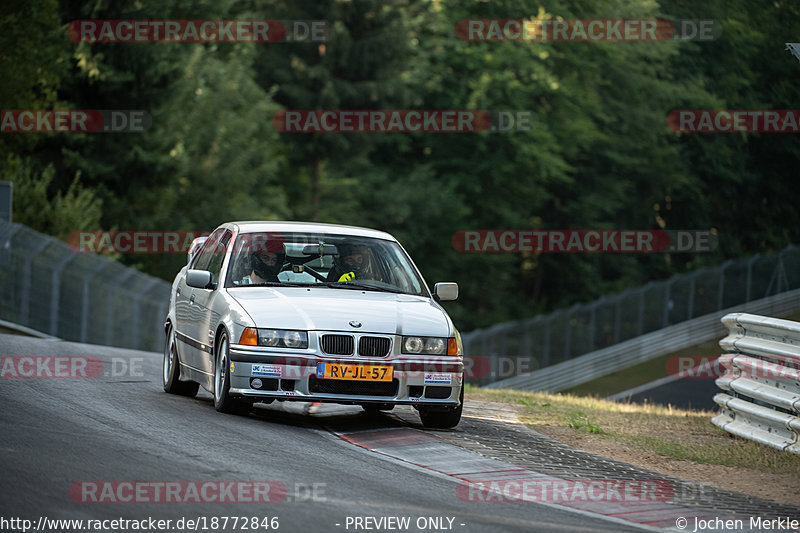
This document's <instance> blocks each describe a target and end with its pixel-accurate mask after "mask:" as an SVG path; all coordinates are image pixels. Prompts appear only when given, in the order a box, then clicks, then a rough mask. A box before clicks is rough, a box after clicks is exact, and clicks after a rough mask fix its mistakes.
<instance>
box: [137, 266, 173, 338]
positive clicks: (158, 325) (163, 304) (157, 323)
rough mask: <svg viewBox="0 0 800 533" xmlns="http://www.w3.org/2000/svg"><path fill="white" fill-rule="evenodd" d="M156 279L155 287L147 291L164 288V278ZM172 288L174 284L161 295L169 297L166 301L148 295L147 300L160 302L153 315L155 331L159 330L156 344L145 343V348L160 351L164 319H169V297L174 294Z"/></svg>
mask: <svg viewBox="0 0 800 533" xmlns="http://www.w3.org/2000/svg"><path fill="white" fill-rule="evenodd" d="M155 281H156V283H155V284H154V285H153V288H152V289H150V290H149V291H147V293H148V294H149V293H151V292H153V291H155V290H156V289H159V290H161V289H162V287H161V282H162V280H155ZM165 283H166V282H165ZM171 290H172V284H169V285H168V286H167V290H166V292H165V293H164V294H162V295H161V296H162V298H163V297H164V296H166V297H167V300H166V301H164V300H163V299H153V298H150V297H148V298H147V300H146V301H150V302H158V303H157V304H156V307H157V308H158V311H156V314H155V315H154V316H153V317H152V321H153V325H152V327H153V328H154V329H153V331H156V332H158V334H157V335H156V338H155V344H154V345H152V346H148V345H146V344H145V346H144V349H145V350H153V351H158V348H159V346H160V341H161V339H162V334H163V332H164V321H165V320H166V319H167V313H169V298H171V297H172V295H171V294H170V291H171Z"/></svg>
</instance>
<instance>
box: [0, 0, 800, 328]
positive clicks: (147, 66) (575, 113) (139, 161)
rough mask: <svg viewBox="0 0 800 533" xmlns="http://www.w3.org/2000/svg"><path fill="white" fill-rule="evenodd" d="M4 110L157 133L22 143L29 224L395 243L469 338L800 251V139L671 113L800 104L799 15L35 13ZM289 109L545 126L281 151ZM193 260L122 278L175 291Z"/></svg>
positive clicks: (42, 6)
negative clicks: (529, 118) (694, 247)
mask: <svg viewBox="0 0 800 533" xmlns="http://www.w3.org/2000/svg"><path fill="white" fill-rule="evenodd" d="M659 16H660V17H664V18H669V19H679V18H683V19H714V20H716V21H718V22H719V23H720V24H721V26H722V35H721V37H720V38H719V39H717V40H715V41H712V42H689V41H666V42H654V43H653V42H601V43H596V42H595V43H587V42H509V41H505V42H468V41H464V40H461V39H459V38H458V37H457V36H456V31H455V28H456V23H457V22H458V21H459V20H462V19H466V18H529V17H539V18H543V17H564V18H584V19H585V18H592V17H599V18H655V17H659ZM87 18H93V19H194V20H198V19H262V18H266V19H296V20H297V19H299V20H325V21H329V22H330V24H329V36H328V41H327V42H325V43H308V42H298V43H268V44H252V43H237V44H231V43H218V44H210V43H207V44H187V43H151V44H143V43H130V44H115V43H87V42H84V43H76V42H74V41H72V40H70V39H69V38H68V36H67V25H68V24H69V22H70V21H72V20H75V19H87ZM0 30H2V31H0V41H2V43H0V70H2V72H3V73H4V80H3V83H2V85H0V96H1V98H0V101H2V108H3V109H67V108H72V109H143V110H147V111H148V112H149V113H150V115H151V116H152V119H153V122H152V128H150V129H149V130H147V131H145V132H142V133H118V134H99V133H98V134H79V135H78V134H58V133H54V134H2V135H0V172H2V177H0V179H5V180H11V181H14V182H15V183H16V184H17V185H16V190H17V198H16V199H15V208H16V209H15V214H14V216H15V220H16V221H17V222H23V223H26V224H29V225H31V226H33V227H35V228H37V229H40V230H42V231H46V232H49V233H52V234H55V235H58V236H60V237H62V238H63V237H65V236H66V235H67V234H68V233H70V232H71V231H76V230H82V229H175V230H181V229H183V230H197V229H201V230H202V229H208V230H210V229H213V228H214V227H215V226H216V225H218V224H219V223H221V222H224V221H228V220H246V219H294V220H319V221H323V222H332V223H345V224H352V225H363V226H368V227H375V228H379V229H383V230H386V231H388V232H390V233H392V234H394V235H395V236H396V237H397V238H398V239H400V241H401V242H402V243H403V245H404V246H405V247H406V249H407V250H408V251H409V252H410V254H411V255H412V257H413V258H414V260H415V261H416V263H417V265H418V266H419V267H420V269H421V270H422V272H423V274H424V275H425V276H426V278H427V280H428V281H429V282H434V281H444V280H448V281H451V280H452V281H457V282H459V284H460V286H461V297H460V298H459V300H458V301H457V302H453V303H449V304H448V311H450V312H451V314H452V316H453V317H454V319H455V320H456V323H457V325H458V326H459V327H460V328H461V329H462V330H469V329H472V328H474V327H479V326H485V325H488V324H490V323H493V322H498V321H503V320H509V319H512V318H515V317H520V316H523V317H524V316H532V315H534V314H536V313H538V312H543V311H548V310H552V309H556V308H559V307H564V306H567V305H570V304H572V303H575V302H580V301H588V300H591V299H594V298H596V297H599V296H601V295H603V294H607V293H610V292H616V291H619V290H621V289H624V288H626V287H631V286H636V285H640V284H642V283H644V282H646V281H648V280H651V279H658V278H663V277H666V276H669V275H671V274H673V273H676V272H681V271H686V270H690V269H694V268H697V267H698V266H702V265H704V264H716V263H719V262H721V261H722V260H724V259H725V258H729V257H737V256H741V255H747V254H752V253H756V252H768V251H773V250H777V249H780V248H782V247H784V246H785V245H787V244H789V243H792V242H795V243H796V242H798V241H800V210H798V209H797V208H796V206H795V202H794V199H795V198H797V194H796V191H797V190H798V188H797V186H796V185H795V183H794V180H795V179H796V178H795V175H794V171H793V170H792V169H793V168H796V166H797V161H798V160H800V157H799V156H800V144H799V143H798V142H797V137H796V135H791V134H779V133H764V134H752V133H751V134H745V133H716V134H700V133H694V134H692V133H689V134H682V135H677V134H675V133H673V132H672V131H671V130H669V129H668V128H667V124H666V116H667V114H668V113H669V112H670V111H671V110H673V109H793V108H797V107H798V102H800V88H798V85H797V83H795V80H796V79H797V76H798V74H800V63H799V62H798V61H797V59H796V58H794V57H793V56H792V55H791V54H790V53H789V52H788V51H785V50H784V48H785V46H784V43H786V42H794V41H798V40H800V4H798V3H797V2H796V0H771V1H770V2H748V1H745V0H703V1H702V2H697V1H694V0H692V1H690V0H660V1H659V0H538V1H525V0H493V1H492V2H463V1H456V0H395V1H389V2H382V1H377V0H349V1H344V0H339V1H332V2H317V1H313V0H294V1H289V0H222V1H211V0H193V1H189V0H161V1H158V2H155V1H152V0H138V1H136V2H121V1H116V0H105V1H99V2H85V3H83V5H81V4H80V3H78V2H71V1H66V0H62V1H60V2H58V1H57V0H25V1H21V0H17V1H16V2H5V3H3V5H2V6H0ZM280 109H491V110H529V111H531V112H532V113H533V115H534V117H535V118H534V128H533V129H532V130H531V131H517V132H508V133H499V132H483V133H478V134H441V133H438V134H437V133H410V134H409V133H382V134H373V133H314V134H310V133H309V134H298V133H280V132H278V131H276V129H275V128H274V127H273V124H272V118H273V116H274V115H275V113H276V112H277V111H278V110H280ZM503 228H510V229H595V228H599V229H615V228H618V229H628V228H632V229H656V228H664V229H687V228H691V229H707V230H710V229H713V230H714V231H716V232H717V233H718V235H719V243H720V248H719V249H718V250H717V251H716V252H715V253H710V254H682V255H681V254H677V255H676V254H532V253H529V254H463V253H459V252H457V251H456V250H454V248H453V246H452V245H451V237H452V236H453V234H454V233H455V232H456V231H458V230H464V229H503ZM183 257H184V256H183V255H162V256H156V255H147V256H144V255H139V256H136V255H131V256H123V257H121V259H120V260H122V261H124V262H126V263H128V264H130V265H132V266H136V267H137V268H141V269H142V270H145V271H147V272H150V273H152V274H155V275H158V276H161V277H164V278H167V279H170V278H171V277H172V276H173V275H174V273H175V272H176V271H177V269H178V268H180V265H181V263H182V261H183Z"/></svg>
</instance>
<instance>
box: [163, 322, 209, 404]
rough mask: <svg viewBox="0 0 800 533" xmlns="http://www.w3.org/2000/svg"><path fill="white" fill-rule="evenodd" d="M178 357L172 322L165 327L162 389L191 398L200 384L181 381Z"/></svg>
mask: <svg viewBox="0 0 800 533" xmlns="http://www.w3.org/2000/svg"><path fill="white" fill-rule="evenodd" d="M180 364H181V363H180V359H179V357H178V347H177V345H176V342H175V330H174V329H172V324H170V325H169V326H168V327H167V338H166V340H165V341H164V364H163V366H162V372H161V378H162V380H161V381H162V383H163V385H164V390H165V391H166V392H168V393H170V394H177V395H179V396H188V397H190V398H193V397H194V396H195V395H196V394H197V389H198V388H199V387H200V385H199V384H198V383H196V382H194V381H181V380H180V379H178V378H179V377H180V373H181V371H180Z"/></svg>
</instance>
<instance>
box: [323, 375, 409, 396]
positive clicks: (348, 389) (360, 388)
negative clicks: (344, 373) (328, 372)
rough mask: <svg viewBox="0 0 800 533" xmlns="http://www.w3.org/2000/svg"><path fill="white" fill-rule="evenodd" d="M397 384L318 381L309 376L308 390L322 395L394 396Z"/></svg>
mask: <svg viewBox="0 0 800 533" xmlns="http://www.w3.org/2000/svg"><path fill="white" fill-rule="evenodd" d="M397 386H398V382H397V380H396V379H393V380H392V381H391V383H390V382H388V381H351V380H344V379H319V378H318V377H316V376H309V378H308V390H309V391H310V392H320V393H324V394H351V395H354V396H396V395H397Z"/></svg>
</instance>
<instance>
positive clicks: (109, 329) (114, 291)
mask: <svg viewBox="0 0 800 533" xmlns="http://www.w3.org/2000/svg"><path fill="white" fill-rule="evenodd" d="M135 273H136V271H135V270H133V269H131V270H126V271H125V272H124V273H123V274H122V275H121V276H120V277H119V278H117V279H115V280H114V285H115V287H114V289H112V290H110V291H108V308H107V309H108V311H107V313H106V316H107V317H108V325H107V327H106V346H115V345H113V344H111V340H112V338H113V337H112V336H113V334H114V329H115V327H114V298H115V297H116V296H117V293H118V292H119V291H120V290H121V289H122V287H123V285H125V282H126V281H128V280H129V279H130V278H131V276H133V275H134V274H135ZM116 346H119V345H116Z"/></svg>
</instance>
